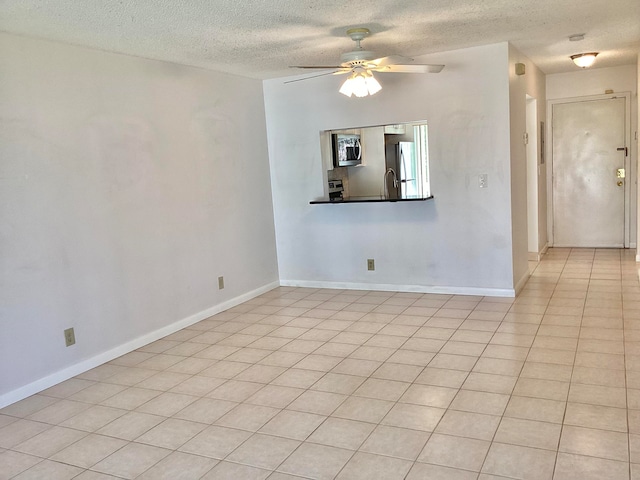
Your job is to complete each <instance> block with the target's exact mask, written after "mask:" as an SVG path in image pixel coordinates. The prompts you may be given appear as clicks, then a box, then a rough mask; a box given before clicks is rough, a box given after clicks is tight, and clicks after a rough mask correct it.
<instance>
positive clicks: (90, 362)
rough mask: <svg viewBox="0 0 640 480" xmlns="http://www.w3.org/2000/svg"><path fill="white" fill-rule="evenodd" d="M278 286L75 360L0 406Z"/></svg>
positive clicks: (2, 399) (273, 284) (0, 400)
mask: <svg viewBox="0 0 640 480" xmlns="http://www.w3.org/2000/svg"><path fill="white" fill-rule="evenodd" d="M279 286H280V282H278V281H276V282H271V283H268V284H267V285H263V286H262V287H259V288H257V289H255V290H252V291H250V292H247V293H244V294H242V295H239V296H237V297H235V298H232V299H230V300H227V301H226V302H223V303H220V304H218V305H214V306H213V307H210V308H207V309H206V310H203V311H201V312H198V313H196V314H194V315H190V316H188V317H187V318H183V319H182V320H178V321H177V322H174V323H172V324H170V325H167V326H165V327H162V328H160V329H158V330H154V331H153V332H149V333H147V334H145V335H142V336H140V337H138V338H135V339H133V340H130V341H128V342H127V343H123V344H122V345H118V346H117V347H115V348H112V349H110V350H107V351H106V352H102V353H100V354H98V355H95V356H93V357H91V358H89V359H87V360H83V361H81V362H80V363H76V364H74V365H71V366H69V367H67V368H64V369H62V370H58V371H57V372H54V373H52V374H51V375H47V376H46V377H43V378H40V379H38V380H36V381H34V382H31V383H28V384H26V385H24V386H22V387H19V388H17V389H15V390H12V391H10V392H7V393H5V394H2V395H0V408H3V407H6V406H7V405H11V404H12V403H15V402H17V401H19V400H22V399H24V398H27V397H29V396H31V395H33V394H35V393H38V392H41V391H42V390H45V389H47V388H49V387H52V386H54V385H57V384H58V383H60V382H63V381H65V380H68V379H70V378H73V377H75V376H76V375H79V374H81V373H83V372H86V371H87V370H91V369H92V368H95V367H97V366H99V365H102V364H103V363H106V362H109V361H111V360H113V359H114V358H118V357H120V356H122V355H124V354H126V353H129V352H132V351H133V350H136V349H138V348H140V347H143V346H144V345H147V344H149V343H151V342H155V341H156V340H159V339H161V338H163V337H166V336H167V335H170V334H172V333H175V332H177V331H178V330H182V329H183V328H186V327H188V326H190V325H193V324H194V323H198V322H199V321H201V320H204V319H205V318H209V317H210V316H212V315H215V314H217V313H220V312H223V311H225V310H228V309H230V308H232V307H235V306H236V305H240V304H241V303H243V302H246V301H247V300H251V299H252V298H255V297H257V296H258V295H262V294H263V293H265V292H268V291H269V290H273V289H274V288H276V287H279Z"/></svg>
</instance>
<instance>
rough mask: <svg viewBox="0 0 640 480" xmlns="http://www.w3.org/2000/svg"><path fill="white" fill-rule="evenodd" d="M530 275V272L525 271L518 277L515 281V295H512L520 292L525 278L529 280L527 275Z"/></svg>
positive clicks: (525, 281) (525, 280)
mask: <svg viewBox="0 0 640 480" xmlns="http://www.w3.org/2000/svg"><path fill="white" fill-rule="evenodd" d="M530 276H531V274H530V273H529V272H528V271H527V272H526V273H525V274H524V275H522V277H521V278H520V280H518V282H517V283H516V288H515V295H513V296H514V297H515V296H516V295H517V294H518V293H520V291H521V290H522V289H523V288H524V286H525V284H526V283H527V280H529V277H530Z"/></svg>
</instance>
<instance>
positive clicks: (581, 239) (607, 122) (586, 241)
mask: <svg viewBox="0 0 640 480" xmlns="http://www.w3.org/2000/svg"><path fill="white" fill-rule="evenodd" d="M628 102H629V100H628V97H625V96H623V95H617V96H616V95H612V96H606V97H604V96H599V97H596V98H593V97H590V98H587V99H583V100H580V99H578V100H575V101H566V102H561V103H555V104H552V111H551V122H552V125H551V132H552V148H551V150H552V160H553V166H552V189H553V245H554V246H556V247H618V248H619V247H628V246H629V216H628V207H629V204H628V194H629V185H628V181H627V173H628V172H629V162H628V156H627V155H628V149H627V146H628V143H627V142H626V140H627V138H626V132H627V131H628V127H627V118H628V115H627V112H628Z"/></svg>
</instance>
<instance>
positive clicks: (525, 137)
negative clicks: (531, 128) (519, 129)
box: [522, 132, 529, 145]
mask: <svg viewBox="0 0 640 480" xmlns="http://www.w3.org/2000/svg"><path fill="white" fill-rule="evenodd" d="M522 141H524V144H525V145H529V134H528V133H527V132H524V134H523V135H522Z"/></svg>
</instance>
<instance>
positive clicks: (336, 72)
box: [283, 70, 347, 83]
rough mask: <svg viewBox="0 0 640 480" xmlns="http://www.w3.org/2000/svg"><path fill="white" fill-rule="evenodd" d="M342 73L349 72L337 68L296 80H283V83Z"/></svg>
mask: <svg viewBox="0 0 640 480" xmlns="http://www.w3.org/2000/svg"><path fill="white" fill-rule="evenodd" d="M341 73H347V72H343V71H341V70H336V71H335V72H324V73H319V74H318V75H310V76H308V77H304V78H296V79H295V80H287V81H286V82H283V83H294V82H301V81H303V80H310V79H312V78H316V77H324V76H326V75H339V74H341Z"/></svg>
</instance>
